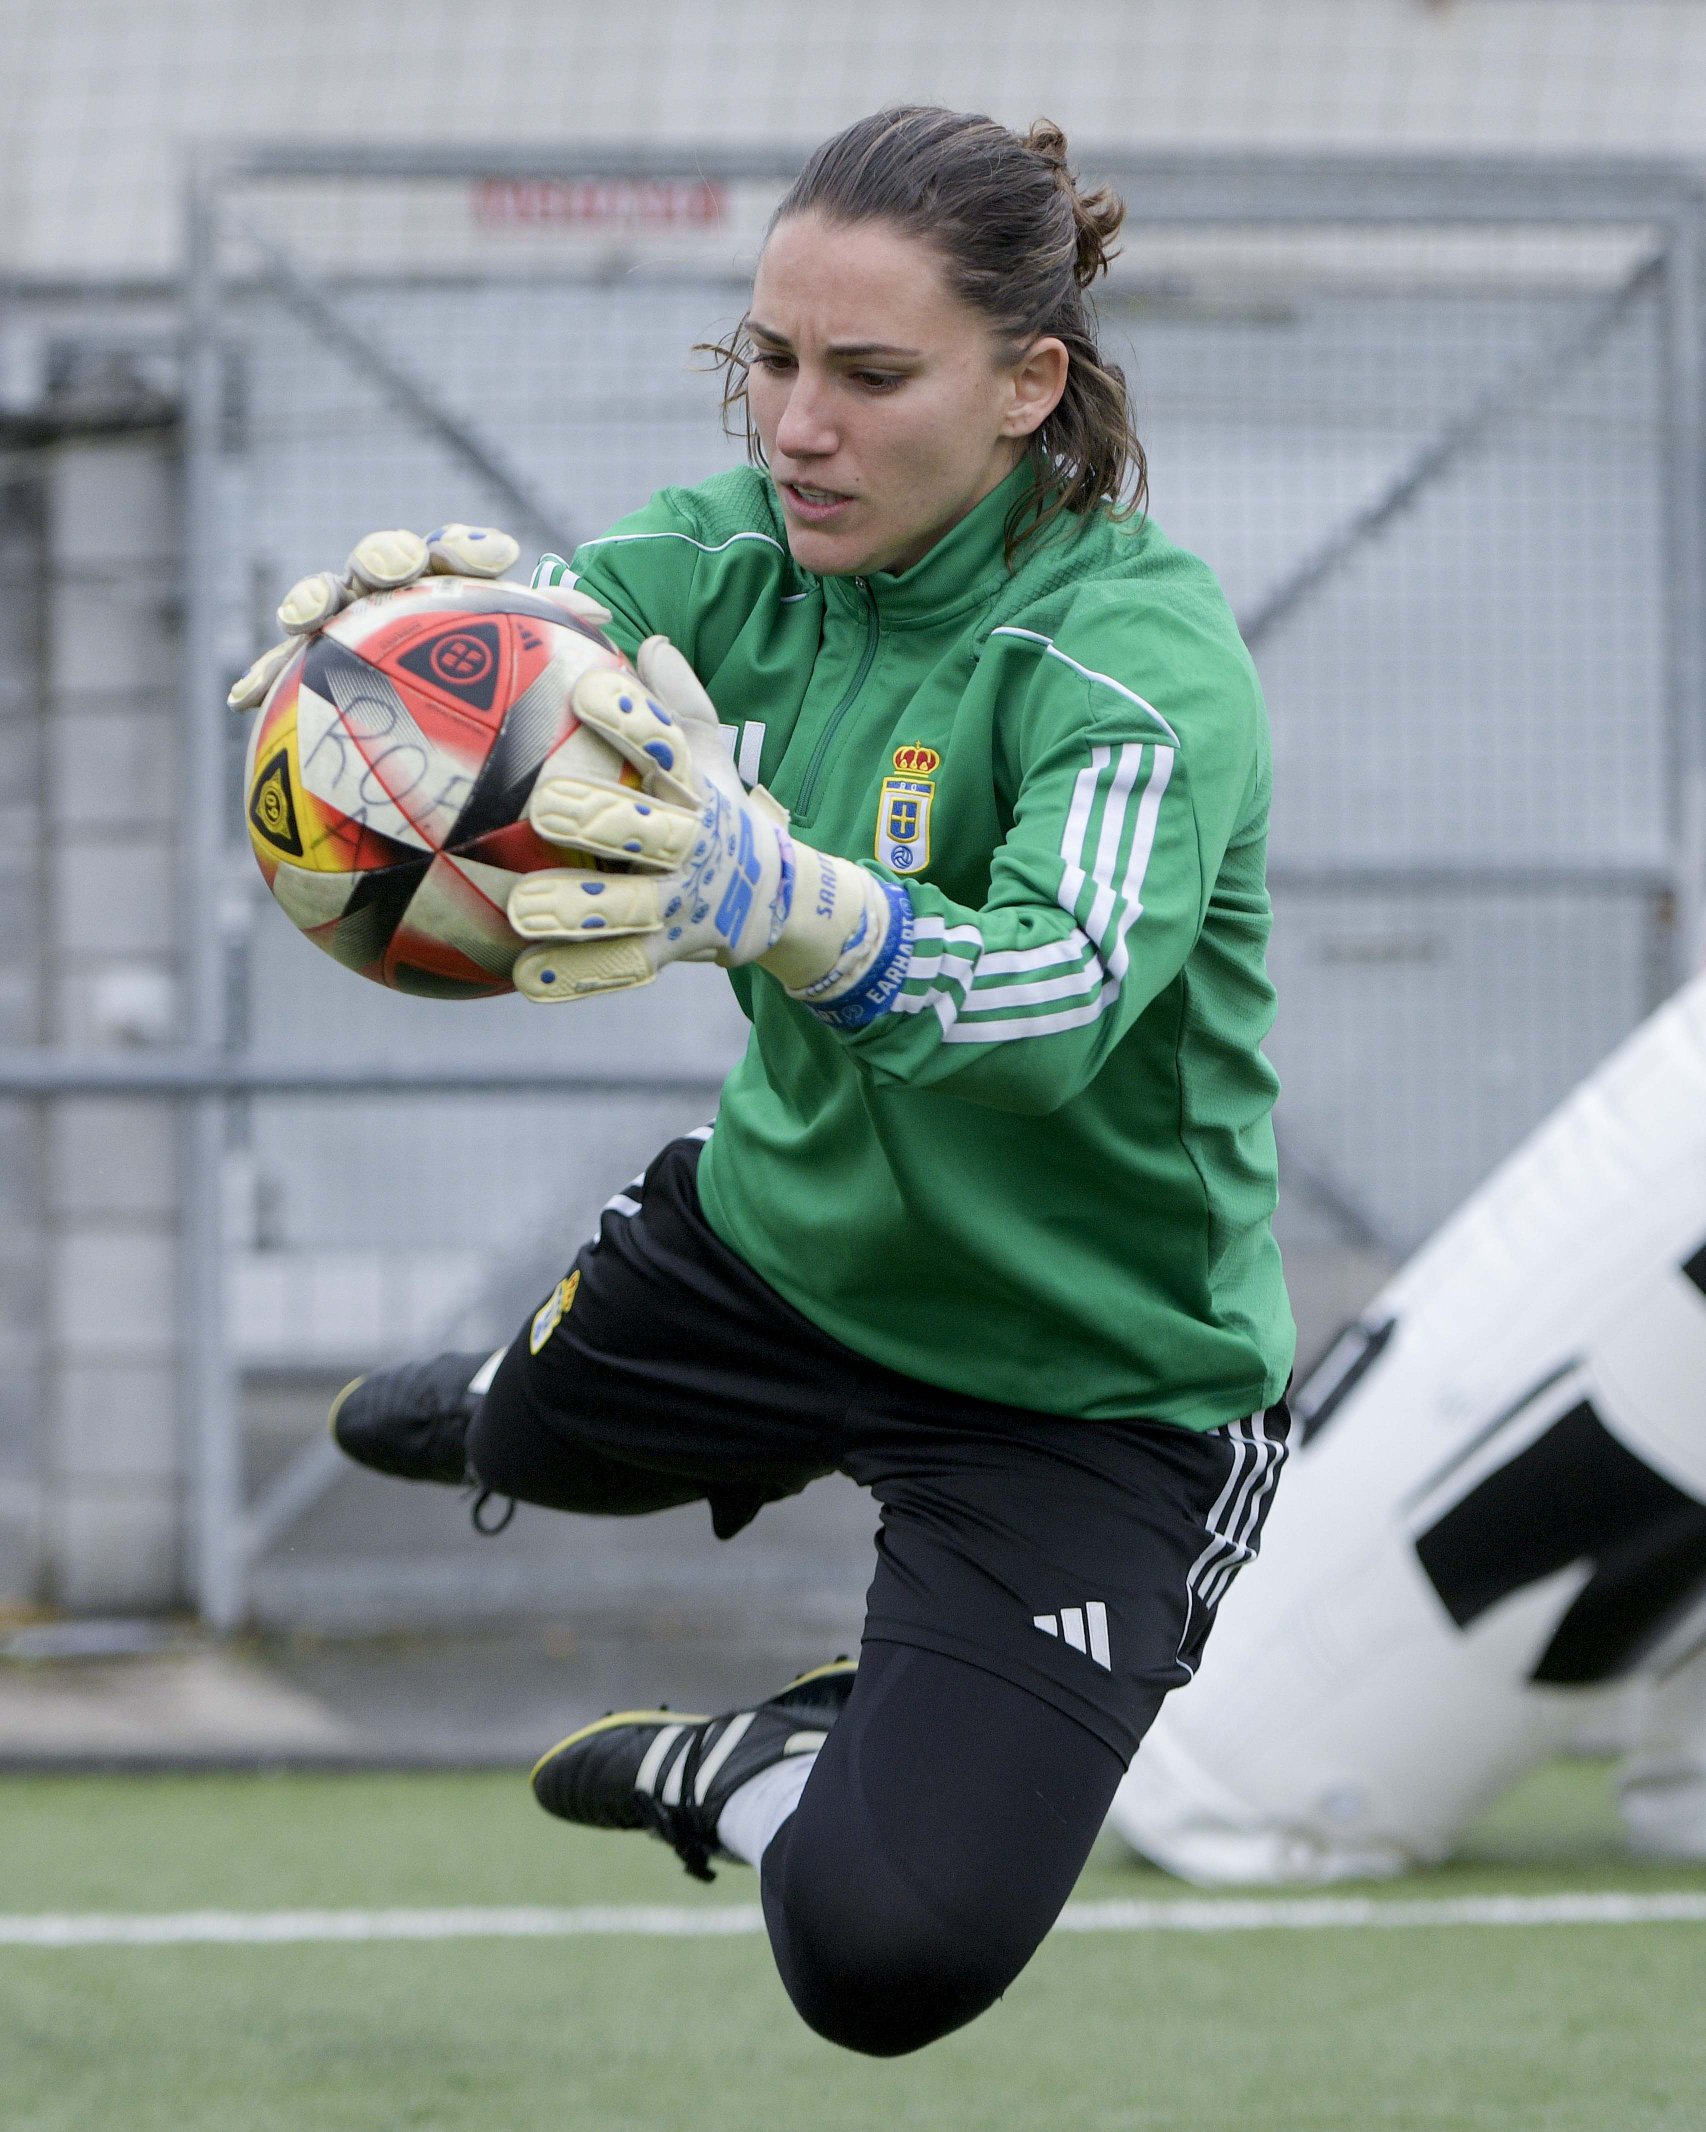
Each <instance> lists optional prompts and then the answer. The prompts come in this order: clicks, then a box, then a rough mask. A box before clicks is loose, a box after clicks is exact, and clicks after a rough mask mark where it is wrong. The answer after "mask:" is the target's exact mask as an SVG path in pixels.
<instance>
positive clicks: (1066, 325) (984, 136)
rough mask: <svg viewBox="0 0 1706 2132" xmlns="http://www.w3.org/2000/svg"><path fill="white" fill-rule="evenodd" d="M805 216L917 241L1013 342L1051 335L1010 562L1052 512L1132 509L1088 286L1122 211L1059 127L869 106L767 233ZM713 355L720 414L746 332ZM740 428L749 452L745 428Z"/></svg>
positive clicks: (1141, 486) (1132, 458)
mask: <svg viewBox="0 0 1706 2132" xmlns="http://www.w3.org/2000/svg"><path fill="white" fill-rule="evenodd" d="M806 213H813V214H819V215H822V216H824V217H826V218H827V219H828V220H829V221H831V222H841V223H856V222H886V223H888V224H889V225H890V226H891V227H892V228H894V229H897V230H901V231H903V232H905V233H906V234H907V235H909V236H916V237H922V238H924V239H925V240H927V241H928V242H929V243H931V244H933V245H935V247H936V248H937V250H938V251H939V252H941V253H942V254H943V256H944V257H945V259H946V260H947V263H948V273H949V280H950V282H951V284H952V286H953V288H954V291H955V293H956V294H957V295H958V296H959V297H960V298H961V299H962V300H963V301H965V302H966V303H968V304H970V305H971V306H972V307H973V308H974V309H975V310H977V311H979V312H981V313H982V315H983V316H984V318H986V319H987V320H988V321H989V324H990V326H991V327H992V328H993V329H994V331H995V332H996V333H997V334H998V335H999V336H1000V337H1001V338H1002V339H1003V340H1005V341H1007V342H1008V343H1009V344H1010V345H1011V346H1012V347H1013V348H1014V349H1015V350H1017V349H1022V348H1024V347H1026V346H1028V345H1029V344H1030V343H1031V342H1032V341H1034V340H1037V339H1039V338H1041V337H1043V336H1044V335H1051V334H1052V335H1054V336H1055V337H1056V338H1058V339H1060V340H1062V341H1064V342H1065V344H1066V349H1067V354H1068V356H1069V358H1070V361H1069V364H1068V368H1067V377H1066V390H1065V392H1064V393H1063V394H1062V395H1061V400H1060V404H1059V406H1058V407H1056V408H1055V410H1054V412H1053V413H1052V414H1051V415H1050V416H1049V418H1048V420H1047V421H1046V422H1045V423H1044V424H1043V425H1042V427H1041V428H1040V429H1039V430H1037V431H1035V432H1034V434H1033V435H1032V436H1031V437H1030V438H1029V439H1028V440H1027V451H1028V455H1029V458H1030V462H1031V468H1032V472H1033V475H1034V477H1035V479H1034V484H1033V492H1032V495H1031V498H1030V500H1029V503H1028V505H1024V506H1021V508H1020V510H1019V511H1018V512H1017V513H1016V514H1015V517H1014V520H1013V521H1010V522H1009V525H1008V529H1007V545H1008V554H1009V557H1011V556H1012V554H1013V552H1014V550H1015V549H1016V548H1017V547H1018V546H1020V545H1021V544H1022V543H1023V542H1024V541H1026V540H1028V539H1029V538H1030V537H1031V536H1032V535H1034V534H1036V533H1039V532H1040V531H1041V530H1042V529H1043V528H1044V527H1045V526H1046V525H1048V524H1049V523H1050V521H1051V520H1053V519H1054V518H1055V517H1057V516H1058V515H1059V513H1060V512H1062V511H1076V512H1082V511H1088V510H1090V509H1092V508H1093V507H1094V506H1095V505H1097V504H1098V503H1106V504H1108V505H1109V506H1111V507H1112V508H1113V509H1115V510H1117V511H1120V512H1122V513H1130V512H1133V511H1136V510H1139V509H1141V508H1142V505H1143V503H1144V500H1145V496H1146V494H1147V470H1146V467H1145V464H1144V456H1143V446H1142V444H1141V443H1140V442H1139V441H1138V436H1137V432H1136V430H1135V429H1134V427H1133V425H1132V416H1131V402H1130V398H1129V396H1128V394H1127V391H1126V382H1125V376H1124V374H1123V372H1122V371H1121V370H1120V369H1119V368H1118V366H1117V365H1116V364H1113V363H1109V362H1106V361H1104V360H1103V357H1102V354H1101V351H1100V349H1099V348H1098V346H1097V342H1096V317H1095V311H1094V308H1093V306H1092V305H1091V303H1090V302H1089V300H1088V297H1087V294H1086V292H1087V291H1088V289H1089V287H1090V285H1091V283H1092V282H1093V281H1094V280H1095V279H1096V277H1097V275H1098V274H1105V273H1106V272H1107V269H1108V263H1109V261H1110V260H1111V259H1113V258H1114V257H1115V256H1116V253H1115V247H1114V240H1115V239H1116V238H1117V236H1118V235H1119V230H1120V224H1121V222H1122V221H1123V220H1124V218H1125V207H1124V205H1123V203H1122V202H1121V201H1120V199H1119V198H1118V196H1117V195H1116V194H1114V193H1113V192H1111V191H1109V190H1108V188H1107V187H1105V186H1101V187H1098V188H1097V189H1096V190H1095V191H1092V192H1086V191H1084V190H1082V189H1081V188H1080V186H1079V184H1078V181H1077V179H1076V178H1075V177H1074V175H1073V173H1072V170H1071V168H1070V166H1069V165H1068V162H1067V151H1066V136H1065V134H1063V133H1062V132H1061V130H1060V128H1059V127H1058V126H1056V125H1054V124H1053V123H1052V122H1051V121H1050V120H1048V119H1038V120H1037V122H1036V124H1035V125H1033V126H1032V127H1031V129H1030V131H1029V132H1028V133H1027V134H1025V135H1023V136H1022V137H1021V136H1020V135H1019V134H1016V133H1012V132H1009V130H1008V129H1007V128H1006V127H1005V126H1000V125H997V124H996V122H995V121H994V120H993V119H990V118H984V117H981V116H980V115H978V114H977V113H974V112H963V111H946V110H943V109H941V108H939V107H937V106H934V105H929V104H902V105H897V106H895V107H894V108H893V109H891V110H888V111H879V112H876V113H875V114H874V115H873V116H872V117H870V118H862V119H859V120H857V121H855V123H854V124H853V125H851V126H848V127H846V128H845V129H844V130H843V131H842V132H840V133H838V134H836V135H835V136H834V138H833V139H832V140H828V141H825V142H824V144H823V146H822V147H821V148H819V149H818V150H817V151H816V153H815V154H814V155H813V156H812V158H811V160H810V162H808V163H807V165H806V167H805V169H804V170H802V171H801V173H800V175H799V176H798V177H797V178H796V179H795V180H794V183H793V185H792V186H791V187H790V188H789V190H788V193H787V195H786V197H785V198H784V199H783V201H782V204H781V206H780V207H778V208H777V210H776V213H775V215H774V216H773V217H772V219H771V224H770V227H771V228H772V229H774V228H775V227H776V224H777V223H778V222H781V221H783V220H785V219H786V218H787V217H788V216H789V215H799V214H806ZM711 352H712V353H713V354H714V355H716V356H717V357H718V358H719V359H720V360H721V361H722V362H723V363H724V365H725V366H726V371H725V380H724V406H725V409H727V410H729V411H731V412H732V410H733V409H734V408H735V407H737V406H742V405H743V403H744V400H745V396H746V368H747V348H746V343H745V340H744V336H743V335H741V334H739V333H737V334H736V335H735V336H734V338H733V339H732V340H730V341H728V342H726V343H723V344H721V345H720V346H717V347H715V348H713V349H712V350H711ZM748 438H749V443H753V444H754V448H756V445H755V440H753V439H752V436H751V427H750V424H749V425H748Z"/></svg>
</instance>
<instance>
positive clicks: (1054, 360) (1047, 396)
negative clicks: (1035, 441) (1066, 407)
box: [1001, 333, 1072, 437]
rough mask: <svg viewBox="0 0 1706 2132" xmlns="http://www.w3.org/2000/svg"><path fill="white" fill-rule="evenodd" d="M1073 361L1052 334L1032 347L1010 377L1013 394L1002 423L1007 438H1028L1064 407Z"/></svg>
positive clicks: (1063, 343) (1002, 430) (1003, 432)
mask: <svg viewBox="0 0 1706 2132" xmlns="http://www.w3.org/2000/svg"><path fill="white" fill-rule="evenodd" d="M1071 361H1072V358H1071V357H1070V356H1069V355H1068V354H1067V352H1066V343H1065V342H1064V341H1063V340H1057V339H1056V338H1055V337H1054V335H1053V334H1052V333H1049V334H1045V335H1044V336H1043V338H1042V339H1041V340H1037V341H1033V342H1032V343H1031V345H1030V347H1029V348H1027V349H1026V351H1025V353H1024V354H1023V355H1022V356H1021V357H1020V358H1019V361H1018V363H1017V364H1016V365H1015V367H1014V369H1013V370H1012V372H1011V373H1010V375H1011V377H1012V381H1013V390H1012V398H1011V400H1010V401H1009V403H1008V407H1007V412H1006V414H1005V416H1004V417H1003V418H1002V423H1001V434H1002V435H1003V436H1004V437H1028V436H1030V435H1031V434H1032V432H1033V431H1035V430H1039V429H1041V428H1042V426H1043V424H1044V423H1045V422H1046V421H1047V420H1048V418H1049V416H1050V415H1052V414H1053V413H1054V411H1055V409H1056V408H1057V407H1058V406H1059V405H1060V396H1061V394H1062V393H1063V392H1064V391H1065V390H1066V373H1067V370H1068V368H1069V366H1070V364H1071Z"/></svg>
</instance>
